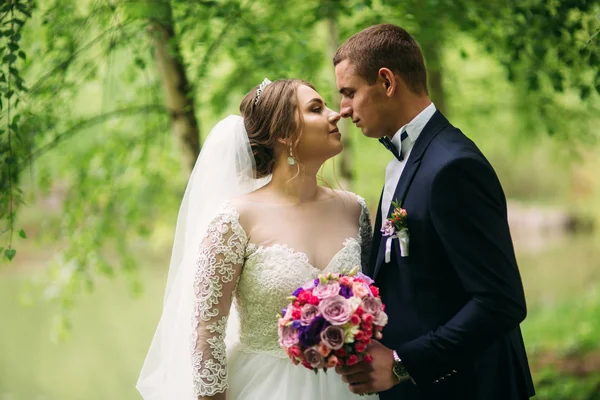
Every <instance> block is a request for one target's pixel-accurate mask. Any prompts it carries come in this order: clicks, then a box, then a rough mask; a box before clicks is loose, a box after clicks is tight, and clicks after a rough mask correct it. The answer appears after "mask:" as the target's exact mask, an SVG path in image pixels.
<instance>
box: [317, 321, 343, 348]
mask: <svg viewBox="0 0 600 400" xmlns="http://www.w3.org/2000/svg"><path fill="white" fill-rule="evenodd" d="M321 340H322V341H323V343H324V344H325V345H326V346H327V347H329V348H330V349H333V350H339V349H341V348H342V347H343V346H344V330H343V329H342V328H340V327H339V326H333V325H331V326H328V327H327V329H325V330H324V331H323V332H321Z"/></svg>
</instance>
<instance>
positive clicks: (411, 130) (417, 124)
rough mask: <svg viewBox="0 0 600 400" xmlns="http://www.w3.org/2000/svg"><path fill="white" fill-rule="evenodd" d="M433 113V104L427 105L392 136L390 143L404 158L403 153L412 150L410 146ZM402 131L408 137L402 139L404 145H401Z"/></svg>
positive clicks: (434, 109)
mask: <svg viewBox="0 0 600 400" xmlns="http://www.w3.org/2000/svg"><path fill="white" fill-rule="evenodd" d="M435 111H436V108H435V105H434V104H433V103H429V105H428V106H427V107H425V108H424V109H423V111H421V112H420V113H419V114H418V115H417V116H416V117H414V118H413V119H412V120H411V121H410V122H409V123H408V124H406V125H404V126H402V127H401V128H400V129H398V131H397V132H396V133H395V134H394V137H393V138H392V143H393V144H394V146H396V148H397V149H402V153H403V155H404V156H406V154H405V153H408V151H409V150H410V149H411V148H412V145H413V144H415V142H416V141H417V139H418V137H419V135H420V134H421V131H422V130H423V128H425V125H427V122H429V120H430V119H431V117H432V116H433V114H435ZM403 131H406V134H407V135H408V137H407V138H406V139H404V143H401V140H400V136H401V135H402V132H403ZM407 142H408V143H407ZM403 144H404V145H403Z"/></svg>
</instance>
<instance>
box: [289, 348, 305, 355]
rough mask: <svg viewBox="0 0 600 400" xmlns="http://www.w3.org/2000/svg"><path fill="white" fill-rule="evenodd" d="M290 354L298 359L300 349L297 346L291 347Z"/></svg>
mask: <svg viewBox="0 0 600 400" xmlns="http://www.w3.org/2000/svg"><path fill="white" fill-rule="evenodd" d="M289 351H290V354H291V355H292V356H294V357H300V356H301V354H302V352H301V351H300V347H298V346H292V347H290V350H289Z"/></svg>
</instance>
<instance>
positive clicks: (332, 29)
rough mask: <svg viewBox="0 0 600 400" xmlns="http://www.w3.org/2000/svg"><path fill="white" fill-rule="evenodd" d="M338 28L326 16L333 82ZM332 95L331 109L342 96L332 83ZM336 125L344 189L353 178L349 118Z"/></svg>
mask: <svg viewBox="0 0 600 400" xmlns="http://www.w3.org/2000/svg"><path fill="white" fill-rule="evenodd" d="M339 37H340V34H339V29H338V25H337V21H336V20H335V18H334V17H330V18H327V51H326V55H327V59H328V60H329V63H330V64H329V65H330V68H331V71H332V72H333V74H334V75H333V80H334V82H335V70H334V69H333V64H332V63H333V61H332V60H333V56H334V55H335V52H336V50H337V48H338V46H339V40H340V39H339ZM332 94H333V96H332V97H331V99H332V101H333V104H331V107H332V108H333V109H339V106H340V103H341V100H342V97H341V95H340V93H339V92H338V90H337V87H336V86H335V84H334V87H333V91H332ZM338 127H339V129H340V132H342V144H343V145H344V151H343V152H342V153H341V155H340V156H339V160H340V161H339V166H340V174H339V176H338V179H339V181H340V182H339V183H340V185H341V186H342V188H344V189H346V190H350V189H351V186H352V181H353V179H354V176H353V167H354V166H353V160H352V142H351V141H350V135H349V131H350V120H349V119H348V118H343V119H341V120H340V122H338Z"/></svg>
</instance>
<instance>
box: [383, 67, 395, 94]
mask: <svg viewBox="0 0 600 400" xmlns="http://www.w3.org/2000/svg"><path fill="white" fill-rule="evenodd" d="M378 78H379V79H378V81H379V82H378V83H379V84H380V85H382V86H383V89H384V90H385V93H386V95H388V96H390V97H391V96H393V95H394V93H395V92H396V89H397V86H398V82H397V80H396V76H395V75H394V73H393V72H392V71H390V70H389V69H387V68H380V69H379V76H378Z"/></svg>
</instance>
